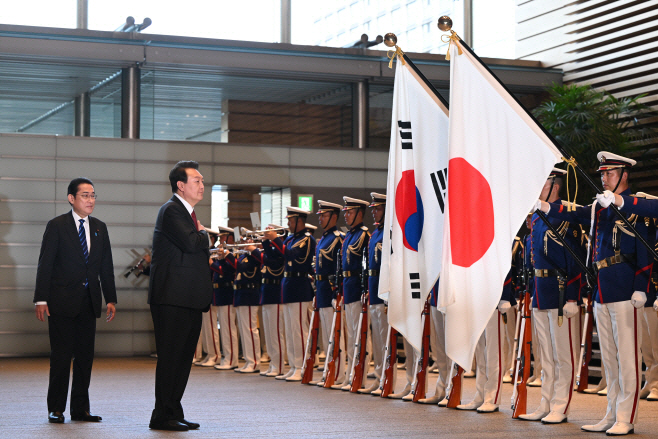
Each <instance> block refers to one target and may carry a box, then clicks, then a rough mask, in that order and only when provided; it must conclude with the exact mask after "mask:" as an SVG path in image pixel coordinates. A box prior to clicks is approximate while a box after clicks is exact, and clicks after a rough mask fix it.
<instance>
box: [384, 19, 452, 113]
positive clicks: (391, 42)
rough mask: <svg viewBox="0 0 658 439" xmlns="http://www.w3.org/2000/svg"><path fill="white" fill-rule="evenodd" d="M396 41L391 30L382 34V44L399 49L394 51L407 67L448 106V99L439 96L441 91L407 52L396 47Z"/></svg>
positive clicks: (396, 38)
mask: <svg viewBox="0 0 658 439" xmlns="http://www.w3.org/2000/svg"><path fill="white" fill-rule="evenodd" d="M397 43H398V37H397V36H396V35H395V34H394V33H393V32H389V33H387V34H386V35H385V36H384V44H385V45H386V46H387V47H395V48H396V50H399V52H396V53H397V54H398V56H402V59H403V60H404V62H407V63H409V67H411V68H412V69H413V71H414V72H416V74H417V75H418V77H419V78H420V79H421V80H422V81H423V82H424V83H425V85H427V88H429V89H430V90H431V91H432V93H434V95H435V96H436V97H437V98H438V99H439V101H441V104H443V105H445V107H446V108H448V101H446V100H445V99H444V98H443V96H441V93H439V91H438V90H437V89H436V88H435V87H434V85H432V83H431V82H430V81H429V79H427V78H426V77H425V75H423V73H422V72H421V71H420V70H419V69H418V67H416V64H414V63H413V61H411V59H409V57H408V56H407V54H406V53H404V52H402V50H401V49H400V48H399V47H397ZM404 62H403V64H404Z"/></svg>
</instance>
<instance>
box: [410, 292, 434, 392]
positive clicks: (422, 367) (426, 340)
mask: <svg viewBox="0 0 658 439" xmlns="http://www.w3.org/2000/svg"><path fill="white" fill-rule="evenodd" d="M421 319H422V323H421V324H422V325H423V345H422V347H421V350H420V358H418V365H417V366H416V369H417V370H418V372H416V387H415V388H414V390H413V395H414V397H413V399H412V401H413V402H418V400H419V399H425V397H426V393H427V366H428V365H429V358H430V298H429V297H428V298H427V300H425V307H424V308H423V314H422V317H421Z"/></svg>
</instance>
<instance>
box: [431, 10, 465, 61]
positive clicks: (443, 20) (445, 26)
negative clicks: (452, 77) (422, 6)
mask: <svg viewBox="0 0 658 439" xmlns="http://www.w3.org/2000/svg"><path fill="white" fill-rule="evenodd" d="M436 25H437V26H438V27H439V29H440V30H441V31H442V32H450V35H441V41H443V42H444V43H449V44H448V51H447V52H446V60H448V61H450V46H451V45H452V43H453V42H455V43H456V42H457V41H459V40H460V38H459V35H457V33H456V32H455V31H454V30H452V18H450V17H448V16H447V15H442V16H441V17H439V22H438V23H437V24H436ZM444 37H445V38H447V39H444ZM457 49H458V53H459V54H460V55H461V54H462V48H461V47H459V44H458V45H457Z"/></svg>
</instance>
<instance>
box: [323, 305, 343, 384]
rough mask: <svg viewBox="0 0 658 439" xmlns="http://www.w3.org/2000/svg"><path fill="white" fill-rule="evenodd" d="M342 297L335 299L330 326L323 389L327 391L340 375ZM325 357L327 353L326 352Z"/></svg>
mask: <svg viewBox="0 0 658 439" xmlns="http://www.w3.org/2000/svg"><path fill="white" fill-rule="evenodd" d="M342 302H343V295H342V293H341V292H339V293H338V296H337V297H336V309H335V310H334V319H333V324H332V333H331V338H332V340H331V341H330V343H331V347H330V350H331V360H329V364H328V365H327V366H326V367H325V371H326V372H327V376H326V378H325V380H324V388H325V389H328V388H330V387H331V386H333V385H334V384H335V383H336V378H337V375H338V374H339V373H340V366H341V364H340V337H341V332H342V331H341V328H342V321H341V309H342ZM327 355H329V353H328V352H327Z"/></svg>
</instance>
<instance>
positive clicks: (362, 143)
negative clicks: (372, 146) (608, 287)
mask: <svg viewBox="0 0 658 439" xmlns="http://www.w3.org/2000/svg"><path fill="white" fill-rule="evenodd" d="M368 97H369V95H368V80H367V79H364V80H362V81H359V82H356V83H354V84H352V145H353V147H355V148H358V149H366V148H367V147H368V134H369V133H368V131H369V129H368V119H369V114H368V110H369V104H368Z"/></svg>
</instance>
